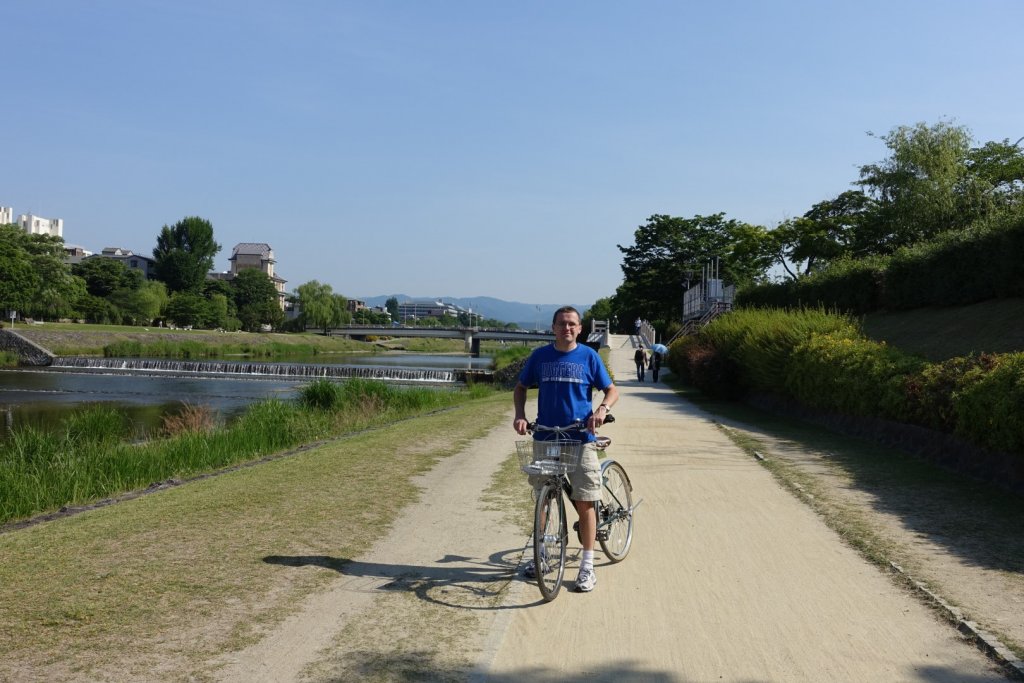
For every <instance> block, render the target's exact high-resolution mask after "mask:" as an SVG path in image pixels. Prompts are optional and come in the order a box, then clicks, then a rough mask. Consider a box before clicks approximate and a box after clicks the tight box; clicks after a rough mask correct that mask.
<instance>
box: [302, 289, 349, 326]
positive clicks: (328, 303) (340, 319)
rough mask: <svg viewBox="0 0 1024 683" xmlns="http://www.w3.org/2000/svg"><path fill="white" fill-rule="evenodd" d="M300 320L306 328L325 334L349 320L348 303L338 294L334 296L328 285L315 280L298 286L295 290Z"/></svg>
mask: <svg viewBox="0 0 1024 683" xmlns="http://www.w3.org/2000/svg"><path fill="white" fill-rule="evenodd" d="M295 293H296V294H297V295H298V301H299V306H300V307H301V309H302V318H303V321H304V323H305V325H306V326H307V327H318V328H320V329H322V330H323V331H324V334H327V333H328V332H329V331H330V328H332V327H336V326H338V325H341V324H343V323H345V322H347V321H348V320H349V319H350V318H348V317H347V316H348V315H350V314H349V312H348V310H347V308H348V301H347V300H346V299H345V297H343V296H341V295H340V294H335V293H334V290H333V288H332V287H331V286H330V285H328V284H321V283H320V282H319V281H317V280H310V281H309V282H307V283H305V284H303V285H299V286H298V287H297V288H296V289H295Z"/></svg>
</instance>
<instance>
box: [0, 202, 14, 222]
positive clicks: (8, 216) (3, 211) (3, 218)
mask: <svg viewBox="0 0 1024 683" xmlns="http://www.w3.org/2000/svg"><path fill="white" fill-rule="evenodd" d="M12 223H14V209H13V208H11V207H10V206H0V225H9V224H12Z"/></svg>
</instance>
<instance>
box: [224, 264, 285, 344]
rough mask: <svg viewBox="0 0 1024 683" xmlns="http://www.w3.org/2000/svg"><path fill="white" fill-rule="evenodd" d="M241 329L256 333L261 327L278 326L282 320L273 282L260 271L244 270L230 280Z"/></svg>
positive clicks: (282, 316)
mask: <svg viewBox="0 0 1024 683" xmlns="http://www.w3.org/2000/svg"><path fill="white" fill-rule="evenodd" d="M231 288H232V289H233V290H234V300H235V307H236V308H237V310H238V319H239V320H241V321H242V329H245V330H248V331H250V332H256V331H258V330H259V329H260V326H261V325H272V326H274V327H278V326H280V324H281V322H282V321H283V320H284V313H283V311H281V306H280V304H279V298H278V294H277V289H276V288H275V287H274V282H273V281H272V280H271V279H270V278H269V277H268V276H267V274H266V273H264V272H263V271H261V270H257V269H255V268H246V269H245V270H243V271H241V272H239V273H238V274H236V275H235V277H234V278H233V279H232V280H231Z"/></svg>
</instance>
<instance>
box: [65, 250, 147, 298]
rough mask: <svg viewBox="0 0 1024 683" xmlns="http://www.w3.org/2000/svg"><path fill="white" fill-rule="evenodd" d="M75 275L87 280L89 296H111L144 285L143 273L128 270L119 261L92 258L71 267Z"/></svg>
mask: <svg viewBox="0 0 1024 683" xmlns="http://www.w3.org/2000/svg"><path fill="white" fill-rule="evenodd" d="M71 272H72V274H74V275H77V276H78V277H80V278H82V279H83V280H85V288H86V290H87V291H88V292H89V294H91V295H93V296H98V297H104V298H105V297H107V296H110V294H111V292H113V291H114V290H117V289H129V290H134V289H138V288H139V286H140V285H141V284H142V273H140V272H139V271H137V270H132V269H131V268H128V267H126V266H125V265H124V263H122V262H121V261H118V260H117V259H112V258H105V257H103V256H92V257H89V258H87V259H85V260H83V261H82V262H81V263H76V264H74V265H73V266H71Z"/></svg>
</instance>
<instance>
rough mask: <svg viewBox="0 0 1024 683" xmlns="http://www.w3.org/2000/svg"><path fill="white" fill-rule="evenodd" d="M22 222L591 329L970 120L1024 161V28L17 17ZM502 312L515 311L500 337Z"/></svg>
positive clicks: (4, 199)
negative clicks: (641, 259)
mask: <svg viewBox="0 0 1024 683" xmlns="http://www.w3.org/2000/svg"><path fill="white" fill-rule="evenodd" d="M0 26H2V27H3V31H4V35H5V39H6V40H5V43H6V44H5V49H4V52H3V54H4V56H3V59H2V62H0V86H2V88H3V93H4V100H5V104H4V106H3V107H2V109H0V156H2V158H3V159H4V163H3V164H2V165H0V205H2V206H12V207H14V210H15V215H17V214H21V213H28V212H32V213H35V214H37V215H40V216H44V217H49V218H55V217H59V218H63V219H64V220H65V229H64V237H65V240H66V241H67V242H68V243H71V244H79V245H82V246H85V247H86V248H88V249H90V250H93V251H99V250H100V249H102V248H103V247H105V246H121V247H126V248H129V249H132V250H133V251H135V252H137V253H142V254H146V255H150V254H151V252H152V249H153V246H154V245H155V242H156V235H157V233H158V232H159V231H160V228H161V227H162V226H163V225H165V224H173V223H175V222H176V221H178V220H180V219H181V218H183V217H185V216H191V215H197V216H201V217H203V218H206V219H208V220H210V221H211V222H212V223H213V226H214V234H215V237H216V239H217V241H218V242H219V243H220V244H221V245H222V247H223V250H222V251H221V253H220V254H219V255H218V257H217V261H216V268H217V269H218V270H226V269H227V267H228V261H227V258H228V256H230V254H231V248H232V247H233V246H234V245H235V244H237V243H238V242H268V243H269V244H270V245H271V246H272V247H273V249H274V253H275V256H276V258H277V270H278V274H280V275H281V276H283V277H285V278H286V279H287V280H288V286H289V288H290V289H291V288H294V287H296V286H298V285H300V284H302V283H304V282H307V281H309V280H312V279H318V280H320V281H322V282H327V283H329V284H331V285H332V286H333V287H334V289H335V291H337V292H340V293H342V294H345V295H347V296H350V297H366V296H374V295H379V294H390V293H397V292H401V293H406V294H410V295H414V296H442V295H444V296H464V297H472V296H494V297H498V298H502V299H507V300H511V301H521V302H526V303H562V302H572V303H579V304H591V303H593V302H594V301H595V300H596V299H597V298H599V297H603V296H609V295H611V294H613V293H614V291H615V288H616V287H617V286H618V285H619V284H620V282H621V270H620V263H621V253H620V252H619V250H618V249H617V248H616V245H617V244H623V245H628V244H631V243H632V239H633V232H634V230H635V229H636V228H637V226H639V225H641V224H643V223H645V222H646V219H647V217H648V216H650V215H652V214H655V213H661V214H670V215H675V216H684V217H690V216H693V215H696V214H709V213H716V212H724V213H726V214H727V216H728V217H730V218H736V219H739V220H743V221H747V222H751V223H759V224H762V225H766V226H773V225H775V224H777V223H778V222H779V221H780V220H783V219H785V218H788V217H792V216H797V215H800V214H802V213H804V212H805V211H806V210H807V209H809V208H810V207H811V205H812V204H814V203H816V202H818V201H821V200H823V199H827V198H830V197H833V196H835V195H837V194H839V193H840V192H842V191H844V190H846V189H849V187H850V183H851V182H852V181H854V180H856V178H857V169H858V167H859V166H860V165H863V164H866V163H871V162H875V161H879V160H881V159H883V158H884V157H885V156H886V150H885V148H884V146H883V145H882V143H881V142H880V141H879V140H878V139H876V138H872V137H869V136H868V135H866V133H867V132H868V131H873V132H875V133H882V134H884V133H886V132H888V131H889V130H890V129H892V128H893V127H895V126H897V125H901V124H908V125H910V124H914V123H916V122H919V121H925V122H928V123H935V122H938V121H939V120H941V119H946V120H953V121H954V122H955V123H958V124H961V125H965V126H967V127H968V128H969V129H970V130H971V131H972V132H973V134H974V136H975V139H976V140H977V141H978V142H985V141H988V140H1002V139H1004V138H1009V139H1010V140H1011V141H1013V140H1016V139H1017V138H1019V137H1021V136H1024V88H1022V87H1021V85H1022V83H1024V72H1022V67H1024V40H1022V39H1021V27H1022V26H1024V2H1021V1H1020V0H978V1H977V2H969V3H968V2H963V1H962V0H957V1H951V0H927V1H926V0H907V1H903V0H861V1H859V2H842V3H840V2H821V1H820V0H806V1H801V2H781V1H778V2H753V1H748V2H740V1H728V0H725V1H721V2H711V1H710V0H709V1H707V2H702V3H696V2H683V1H682V0H679V1H663V2H647V1H643V0H640V1H638V2H632V3H625V2H621V1H620V0H615V1H610V0H608V1H606V0H565V1H563V0H560V1H558V2H550V1H549V0H544V1H540V0H515V1H509V2H490V1H481V0H460V1H442V0H437V1H433V2H428V1H425V0H424V1H420V0H407V1H404V2H396V1H391V2H388V1H383V2H381V1H374V2H360V3H356V2H345V1H334V0H303V1H301V2H285V1H283V0H282V1H280V2H267V1H264V0H244V1H230V2H219V1H218V0H89V1H87V2H86V1H82V0H31V1H24V2H15V1H8V2H4V3H3V4H2V6H0ZM484 313H486V311H484Z"/></svg>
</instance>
